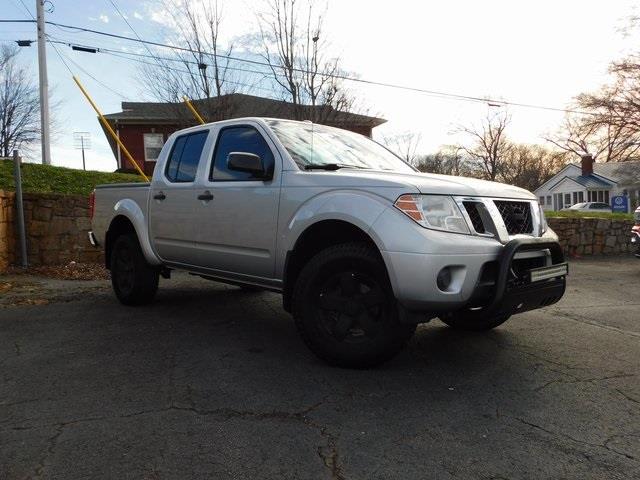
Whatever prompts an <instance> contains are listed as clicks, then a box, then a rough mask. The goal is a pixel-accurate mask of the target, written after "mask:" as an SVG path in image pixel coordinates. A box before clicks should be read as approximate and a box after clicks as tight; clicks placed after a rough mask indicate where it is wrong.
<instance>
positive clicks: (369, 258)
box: [292, 243, 416, 368]
mask: <svg viewBox="0 0 640 480" xmlns="http://www.w3.org/2000/svg"><path fill="white" fill-rule="evenodd" d="M292 307H293V316H294V319H295V322H296V327H297V328H298V331H299V332H300V335H301V336H302V339H303V340H304V342H305V343H306V345H307V346H308V347H309V349H311V351H312V352H313V353H314V354H315V355H316V356H317V357H319V358H321V359H322V360H324V361H326V362H327V363H329V364H330V365H334V366H337V367H345V368H370V367H374V366H377V365H380V364H382V363H384V362H386V361H387V360H390V359H391V358H393V357H394V356H395V355H396V354H397V353H398V352H400V350H402V348H403V347H404V346H405V345H406V343H407V342H408V341H409V339H410V338H411V337H412V336H413V334H414V332H415V330H416V325H415V324H402V323H400V321H399V316H398V308H397V304H396V299H395V297H394V296H393V291H392V289H391V284H390V282H389V277H388V275H387V271H386V268H385V266H384V263H383V262H382V259H381V258H380V255H379V254H378V252H377V251H376V250H374V249H372V248H371V247H369V246H368V245H367V244H365V243H345V244H340V245H334V246H332V247H329V248H327V249H325V250H323V251H321V252H320V253H318V254H317V255H315V256H314V257H313V258H312V259H311V260H310V261H309V262H308V263H307V264H306V265H305V266H304V268H303V269H302V271H301V272H300V275H299V276H298V278H297V280H296V284H295V287H294V291H293V298H292Z"/></svg>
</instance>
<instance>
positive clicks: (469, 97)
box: [0, 20, 593, 115]
mask: <svg viewBox="0 0 640 480" xmlns="http://www.w3.org/2000/svg"><path fill="white" fill-rule="evenodd" d="M8 22H16V20H0V23H8ZM17 22H31V20H17ZM46 23H47V24H50V25H54V26H58V27H64V28H73V29H76V30H79V31H83V32H88V33H93V34H96V35H103V36H107V37H112V38H118V39H121V40H127V41H133V42H138V43H142V44H145V45H154V46H157V47H162V48H169V49H172V50H178V51H183V52H189V53H205V54H206V55H209V56H213V57H217V58H224V59H226V60H229V61H235V62H242V63H248V64H252V65H260V66H263V67H269V68H272V65H270V64H268V63H267V62H262V61H259V60H251V59H246V58H239V57H235V56H232V55H223V54H216V53H212V52H198V51H196V50H193V49H190V48H186V47H180V46H177V45H169V44H165V43H160V42H155V41H152V40H142V39H136V38H133V37H128V36H125V35H118V34H115V33H110V32H104V31H100V30H94V29H91V28H84V27H76V26H73V25H65V24H60V23H57V22H50V21H47V22H46ZM276 68H280V67H276ZM291 70H293V71H295V72H297V73H304V74H310V73H315V72H311V71H309V70H306V69H303V68H292V69H291ZM321 75H324V76H326V77H329V78H335V79H337V80H344V81H350V82H356V83H361V84H365V85H372V86H378V87H386V88H394V89H398V90H405V91H410V92H416V93H422V94H426V95H432V96H435V97H440V98H448V99H453V100H459V101H467V102H475V103H491V104H495V105H501V106H513V107H523V108H532V109H538V110H546V111H555V112H564V113H575V114H579V115H593V113H592V112H585V111H580V110H573V109H567V108H559V107H551V106H547V105H536V104H533V103H523V102H513V101H509V100H494V99H490V98H485V97H477V96H472V95H462V94H457V93H450V92H442V91H437V90H430V89H425V88H419V87H411V86H408V85H398V84H393V83H388V82H379V81H375V80H367V79H363V78H357V77H350V76H348V75H342V74H335V73H334V74H322V73H321Z"/></svg>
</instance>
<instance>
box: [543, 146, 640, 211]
mask: <svg viewBox="0 0 640 480" xmlns="http://www.w3.org/2000/svg"><path fill="white" fill-rule="evenodd" d="M534 193H535V194H536V196H537V197H538V200H539V201H540V204H541V205H542V206H543V208H544V209H545V210H562V209H563V208H567V207H570V206H571V205H574V204H576V203H580V202H604V203H608V204H611V197H614V196H617V195H627V196H628V197H629V208H630V211H633V210H634V209H635V208H636V207H637V206H638V205H639V204H640V162H608V163H598V162H594V161H593V159H592V158H591V157H590V156H584V157H583V158H582V163H581V164H577V163H570V164H568V165H566V166H565V167H564V168H563V169H562V170H560V171H559V172H558V173H556V174H555V175H554V176H553V177H551V178H550V179H549V180H547V181H546V182H545V183H543V184H542V185H541V186H540V187H538V189H536V190H535V192H534Z"/></svg>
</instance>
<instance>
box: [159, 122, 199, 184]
mask: <svg viewBox="0 0 640 480" xmlns="http://www.w3.org/2000/svg"><path fill="white" fill-rule="evenodd" d="M208 135H209V131H208V130H203V131H200V132H194V133H189V134H187V135H181V136H180V137H178V138H176V141H175V142H174V143H173V147H172V148H171V153H170V154H169V159H168V161H167V166H166V168H165V176H166V177H167V179H168V180H169V181H170V182H174V183H189V182H193V181H194V180H195V179H196V172H197V171H198V164H199V163H200V157H201V156H202V149H203V148H204V144H205V142H206V141H207V136H208Z"/></svg>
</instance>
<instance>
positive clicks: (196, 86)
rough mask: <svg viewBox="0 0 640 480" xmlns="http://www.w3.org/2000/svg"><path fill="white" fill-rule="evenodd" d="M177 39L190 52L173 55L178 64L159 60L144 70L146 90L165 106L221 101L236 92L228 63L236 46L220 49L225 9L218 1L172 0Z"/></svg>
mask: <svg viewBox="0 0 640 480" xmlns="http://www.w3.org/2000/svg"><path fill="white" fill-rule="evenodd" d="M167 12H168V13H169V14H170V15H171V21H172V25H171V26H172V29H173V31H174V32H175V36H174V38H173V39H172V41H173V42H174V43H176V44H178V45H181V46H184V47H186V48H187V49H189V50H190V51H187V52H185V51H180V52H176V53H174V55H175V59H176V60H178V61H168V60H164V59H162V58H160V57H157V56H156V59H155V63H153V64H152V63H147V64H145V65H144V66H143V67H142V69H141V73H142V80H143V82H144V86H145V89H147V90H149V91H150V93H151V95H152V96H153V97H154V98H156V99H157V100H159V101H162V102H180V101H181V100H182V96H183V95H187V96H188V97H190V98H211V97H218V96H221V95H224V94H227V93H233V92H234V91H235V87H234V86H233V85H234V84H236V83H238V82H233V80H231V79H230V78H229V76H230V75H229V61H228V60H227V59H225V57H226V56H229V55H231V54H232V53H233V45H232V44H230V45H228V46H226V47H223V46H222V45H221V41H220V33H221V27H222V23H223V9H222V6H221V4H220V3H219V2H218V0H213V1H212V0H201V1H198V2H193V1H188V0H169V7H168V8H167Z"/></svg>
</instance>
